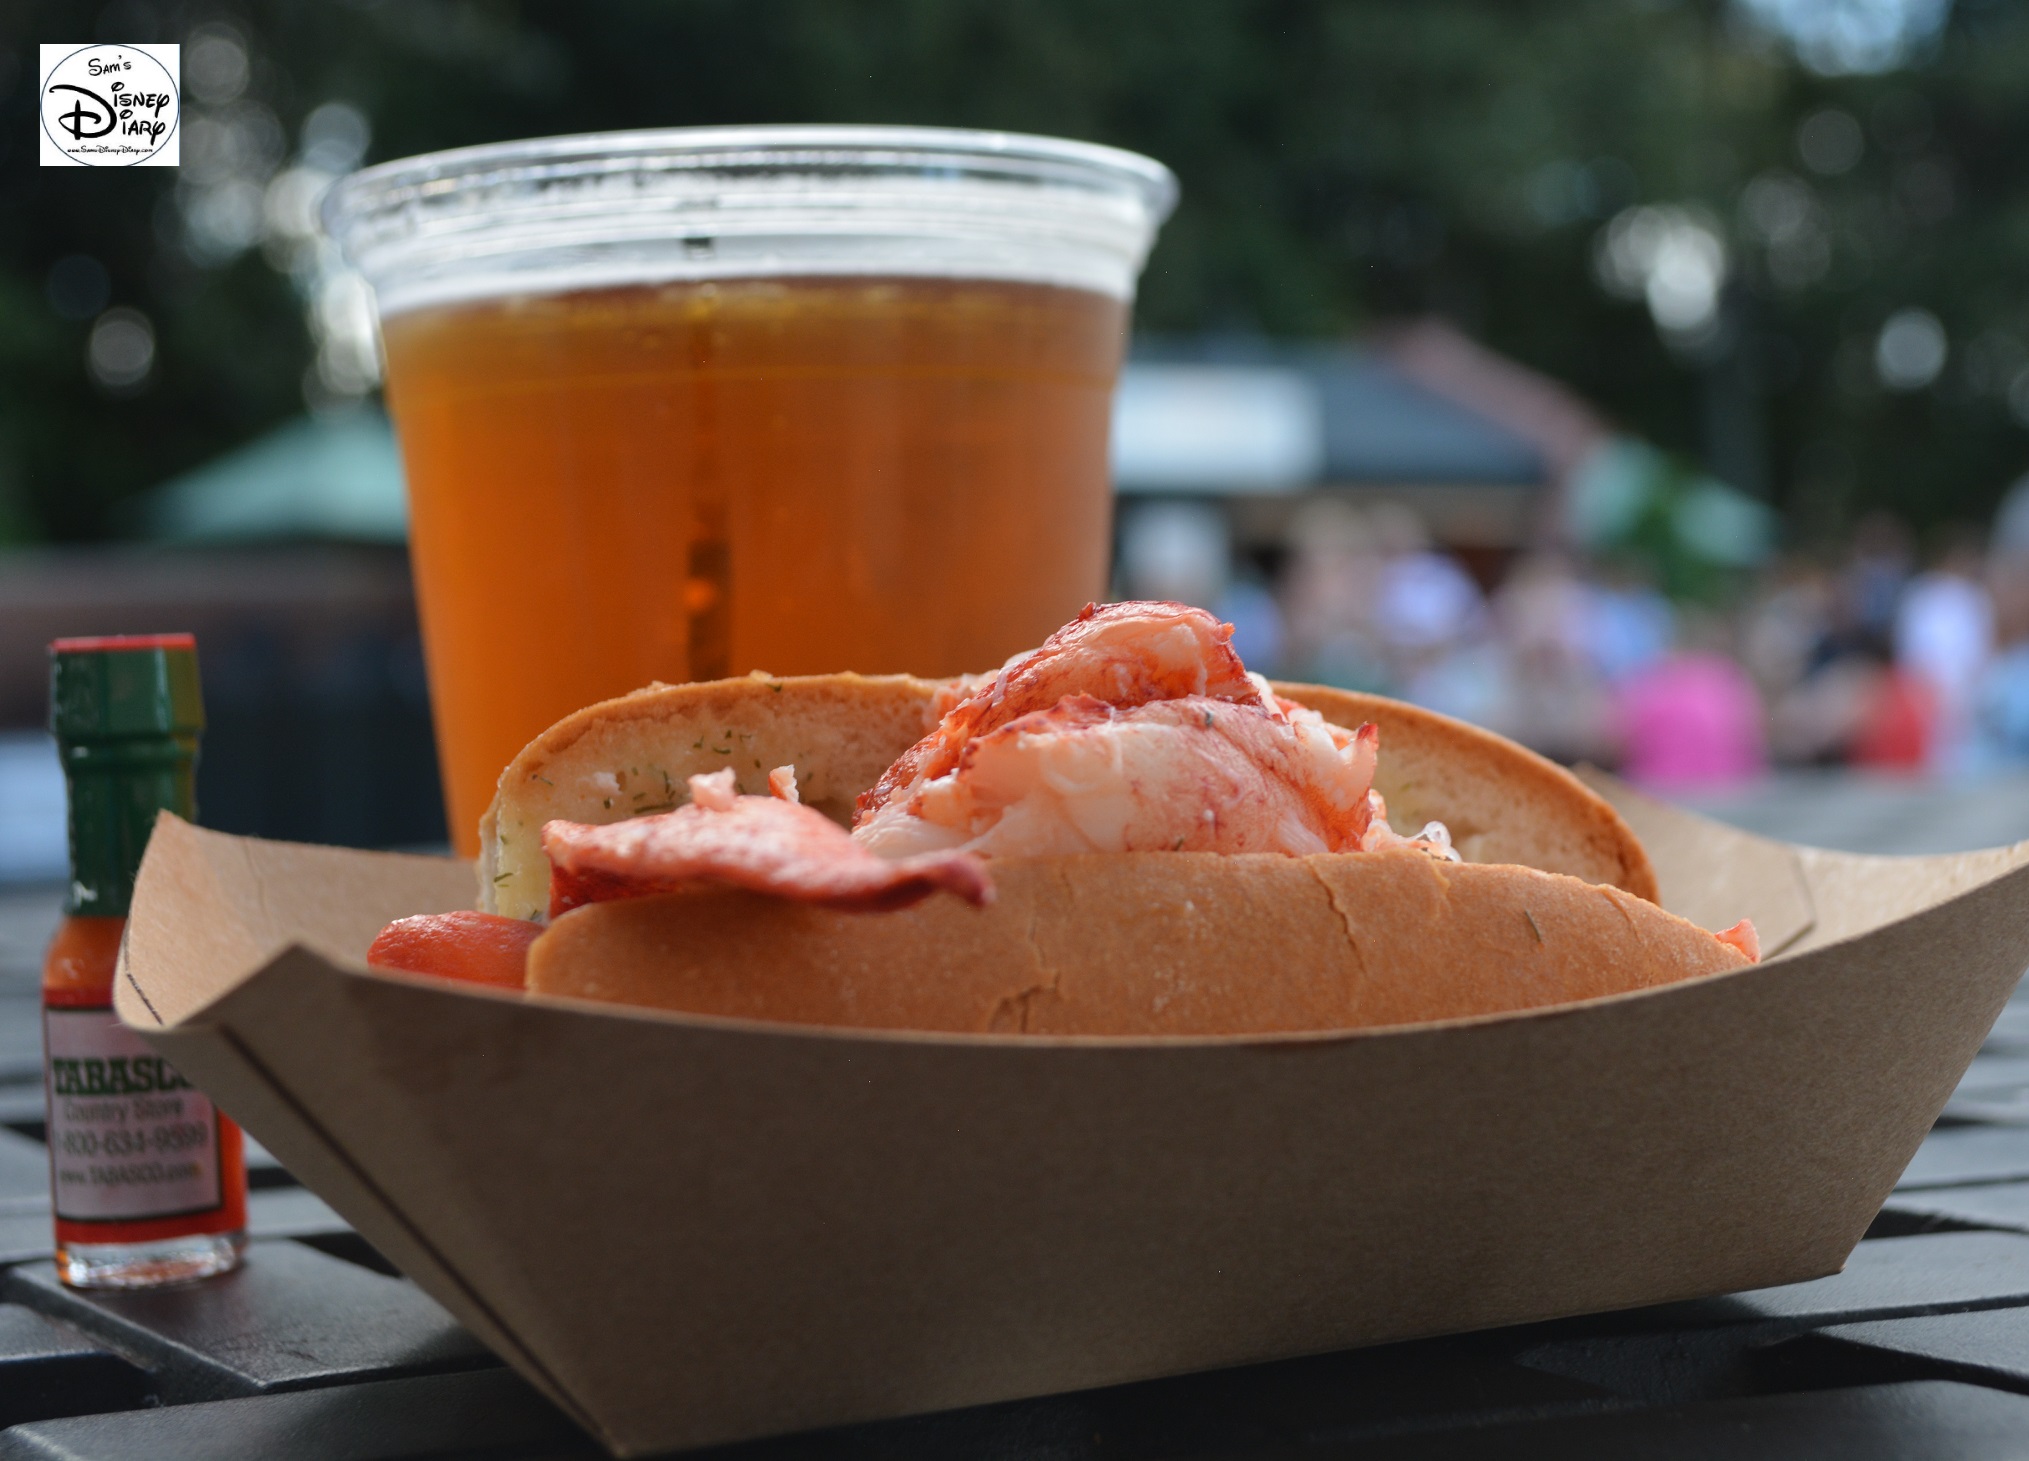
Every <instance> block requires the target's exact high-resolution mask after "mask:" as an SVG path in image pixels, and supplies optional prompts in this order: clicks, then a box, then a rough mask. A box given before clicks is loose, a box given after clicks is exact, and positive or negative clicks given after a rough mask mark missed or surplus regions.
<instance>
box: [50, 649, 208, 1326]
mask: <svg viewBox="0 0 2029 1461" xmlns="http://www.w3.org/2000/svg"><path fill="white" fill-rule="evenodd" d="M49 653H50V729H51V731H52V732H54V734H55V736H56V742H57V749H58V752H59V753H60V755H61V756H62V758H63V770H64V779H65V782H66V784H67V788H68V791H69V806H70V866H71V877H70V895H69V897H68V898H67V899H66V901H65V904H64V919H63V922H62V923H61V924H60V925H59V926H58V928H57V931H56V937H55V939H54V940H53V941H52V942H51V943H50V946H49V955H48V958H47V959H46V960H45V961H44V964H43V976H42V1008H43V1049H44V1053H45V1057H46V1059H45V1072H46V1075H45V1083H44V1089H45V1093H46V1096H47V1099H48V1108H49V1160H50V1198H51V1203H52V1206H53V1207H54V1209H55V1218H56V1271H57V1275H58V1277H60V1278H61V1279H62V1280H63V1281H64V1282H65V1283H68V1284H72V1285H74V1286H77V1287H81V1288H141V1287H147V1286H150V1285H154V1284H162V1283H175V1282H179V1281H181V1280H185V1279H193V1278H202V1277H204V1276H206V1275H208V1274H213V1273H222V1272H224V1271H226V1270H227V1269H230V1268H233V1267H235V1266H236V1265H237V1264H238V1263H239V1261H240V1254H241V1253H242V1251H243V1250H244V1249H245V1247H246V1212H247V1168H246V1156H245V1152H244V1148H243V1145H242V1139H241V1136H240V1130H239V1127H237V1126H236V1125H234V1124H233V1122H232V1121H231V1120H229V1119H228V1118H227V1117H226V1116H225V1115H224V1114H223V1113H222V1112H220V1111H219V1110H218V1108H217V1107H216V1106H214V1105H213V1104H212V1102H211V1100H210V1099H209V1098H208V1097H207V1096H205V1095H204V1094H203V1093H202V1092H201V1091H198V1090H196V1089H195V1088H193V1087H192V1086H190V1085H189V1083H187V1082H186V1081H185V1080H184V1079H183V1078H182V1076H180V1075H178V1074H177V1072H176V1070H175V1068H174V1067H173V1066H171V1065H170V1064H169V1063H168V1062H167V1061H165V1060H163V1059H162V1057H161V1056H159V1055H157V1054H156V1053H155V1052H154V1051H153V1050H151V1049H150V1048H149V1047H148V1045H147V1044H146V1042H144V1041H143V1040H142V1039H141V1037H140V1036H139V1035H136V1034H135V1033H134V1032H133V1031H132V1030H130V1029H128V1028H127V1027H126V1026H124V1025H122V1024H121V1023H120V1021H119V1018H118V1017H117V1016H116V1015H115V1014H114V1013H113V979H114V973H115V967H116V964H117V961H118V957H119V950H120V938H121V935H122V933H123V932H124V931H125V929H126V923H127V905H128V902H129V900H130V899H131V897H132V895H133V891H134V874H135V872H136V870H137V869H138V868H139V867H140V865H141V853H142V850H143V849H144V848H145V847H146V846H147V843H148V834H149V832H150V830H151V829H152V828H153V827H154V824H155V816H156V813H157V812H159V811H164V810H167V811H172V812H175V813H176V814H177V815H178V816H181V817H185V818H190V817H193V816H194V814H195V810H196V808H195V800H196V798H195V795H194V793H193V780H194V776H195V772H196V766H197V737H198V733H199V731H201V730H202V729H203V727H204V704H203V699H202V697H201V694H200V692H199V689H198V679H197V646H196V643H195V642H194V641H193V640H192V638H191V636H189V635H188V634H157V635H131V636H120V637H114V638H100V639H59V640H57V641H56V642H55V643H53V644H52V645H50V647H49Z"/></svg>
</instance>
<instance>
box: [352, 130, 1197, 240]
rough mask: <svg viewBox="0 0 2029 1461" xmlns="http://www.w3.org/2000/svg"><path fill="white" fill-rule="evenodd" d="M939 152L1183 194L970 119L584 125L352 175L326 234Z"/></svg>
mask: <svg viewBox="0 0 2029 1461" xmlns="http://www.w3.org/2000/svg"><path fill="white" fill-rule="evenodd" d="M939 158H948V159H951V160H952V161H953V162H954V163H955V164H958V165H963V164H964V163H967V162H970V163H974V164H982V165H984V166H983V167H982V168H981V170H982V171H994V172H1000V173H1002V174H1004V175H1007V176H1008V177H1009V180H1011V181H1016V180H1019V181H1029V182H1035V183H1046V182H1055V183H1059V184H1069V185H1072V186H1082V187H1085V188H1088V189H1091V190H1093V191H1095V192H1116V193H1118V192H1122V191H1125V192H1130V193H1132V194H1134V195H1135V196H1136V197H1137V198H1138V200H1139V201H1140V202H1141V204H1142V205H1143V207H1145V208H1146V209H1147V210H1148V215H1149V221H1150V222H1151V224H1154V225H1158V226H1159V225H1160V224H1161V223H1162V222H1163V221H1164V220H1166V219H1167V218H1168V217H1169V215H1170V213H1171V211H1172V210H1173V209H1174V208H1175V207H1176V202H1177V192H1178V190H1177V179H1176V175H1175V174H1174V173H1172V172H1171V171H1170V170H1169V169H1168V168H1167V167H1165V166H1163V164H1161V163H1160V162H1157V161H1156V160H1155V159H1153V158H1150V157H1144V156H1142V155H1141V154H1140V153H1137V152H1129V151H1127V150H1126V149H1124V148H1119V147H1109V146H1107V145H1105V144H1104V143H1098V142H1079V141H1074V140H1071V139H1069V138H1063V137H1044V136H1038V135H1034V134H1030V133H1024V132H998V131H975V130H972V129H968V128H962V127H901V126H860V125H855V124H838V123H798V124H769V125H762V126H737V127H730V126H718V127H655V128H643V129H638V130H628V131H613V132H581V133H571V134H566V135H563V136H557V137H537V138H526V139H521V140H517V141H512V142H489V143H482V144H479V145H476V146H471V147H454V148H449V149H446V150H443V151H439V152H425V153H419V154H417V155H415V156H413V157H405V158H397V159H394V160H392V161H389V162H382V163H376V164H374V165H373V166H372V167H368V168H363V169H361V170H359V171H357V172H354V173H352V174H351V175H349V176H347V177H344V178H341V179H340V180H339V181H338V182H337V183H336V184H334V185H333V186H332V188H331V190H330V192H329V193H328V194H327V195H326V196H325V198H324V202H323V206H322V209H321V212H322V214H323V222H324V226H325V229H326V231H327V232H328V233H329V234H331V235H332V236H334V237H336V236H340V235H342V234H343V232H344V231H345V229H346V226H347V225H348V224H356V223H358V222H359V221H360V220H361V219H362V218H364V217H365V216H368V215H371V214H372V213H374V212H376V211H378V210H380V209H383V208H386V207H388V206H389V205H390V204H392V203H395V202H397V201H399V199H401V198H402V197H404V196H421V195H425V194H427V195H430V196H433V197H439V198H442V197H444V196H446V195H448V194H451V193H455V192H461V191H465V190H467V189H474V188H479V187H484V186H487V185H489V184H497V183H502V182H510V181H517V180H536V179H540V178H543V177H545V176H558V175H569V174H584V173H590V172H599V171H604V172H626V171H630V170H642V165H643V164H650V163H652V164H654V165H655V168H656V169H657V170H664V171H675V170H695V171H698V172H713V171H731V170H736V169H738V170H765V169H769V168H793V166H794V165H795V164H797V163H799V162H801V163H804V164H815V165H821V166H830V167H838V168H848V167H852V166H854V165H856V164H857V165H859V166H862V167H865V168H866V169H867V170H869V171H882V170H888V171H906V170H909V169H910V168H911V167H922V166H924V165H925V164H930V163H934V161H935V160H936V159H939ZM602 164H603V166H602Z"/></svg>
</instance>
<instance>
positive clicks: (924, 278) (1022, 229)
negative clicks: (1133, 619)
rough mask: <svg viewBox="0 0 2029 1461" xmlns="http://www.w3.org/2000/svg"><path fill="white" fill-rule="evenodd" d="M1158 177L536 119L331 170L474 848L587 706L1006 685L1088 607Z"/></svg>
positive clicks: (1078, 164) (1074, 146) (1102, 547)
mask: <svg viewBox="0 0 2029 1461" xmlns="http://www.w3.org/2000/svg"><path fill="white" fill-rule="evenodd" d="M1175 192H1176V186H1175V179H1174V178H1172V177H1171V176H1170V175H1169V172H1168V170H1167V169H1165V168H1163V167H1162V166H1161V164H1159V163H1155V162H1151V161H1150V160H1149V159H1147V158H1144V157H1136V156H1134V155H1133V154H1132V153H1125V152H1119V151H1116V150H1115V149H1112V148H1106V147H1097V146H1093V145H1091V144H1089V143H1082V142H1067V141H1063V140H1060V139H1056V138H1048V137H1021V136H1015V135H1011V134H1006V133H984V132H958V131H945V130H938V129H931V128H905V127H751V128H698V129H676V130H672V131H666V132H617V133H607V134H603V135H597V136H588V137H556V138H546V139H541V140H537V141H532V142H515V143H502V144H498V145H495V146H488V147H479V148H469V149H466V150H463V151H459V152H447V153H438V154H434V155H432V156H428V157H419V158H409V159H406V160H404V161H400V162H393V163H387V164H384V165H382V166H380V167H376V168H371V169H369V170H367V171H366V172H363V173H359V174H356V175H355V176H353V177H352V178H349V179H346V180H345V181H344V182H342V183H340V184H339V185H338V186H337V187H336V188H335V189H334V190H333V192H332V195H331V197H330V198H329V199H327V201H326V203H325V206H324V216H325V219H326V222H327V224H328V225H329V226H330V228H331V229H332V232H333V234H334V236H335V237H336V238H337V239H338V241H339V243H340V245H341V247H342V248H343V250H344V252H345V256H346V257H347V258H348V259H349V260H351V261H352V262H353V263H354V264H355V265H356V266H357V267H358V268H359V270H360V271H361V273H362V274H363V275H364V276H365V277H366V278H367V280H368V281H369V282H370V283H371V284H372V285H373V287H374V290H375V294H376V298H377V300H378V303H379V311H380V317H381V330H382V338H383V341H384V343H385V346H386V360H387V391H388V404H389V406H390V409H391V410H392V412H393V415H394V421H395V428H396V432H397V435H398V436H399V438H400V440H401V445H402V452H403V456H404V458H405V461H406V463H407V469H408V479H409V499H410V516H411V522H410V547H411V552H412V555H413V558H414V563H415V573H416V586H417V594H418V598H419V602H420V606H421V610H422V621H423V636H424V644H425V648H426V650H427V655H428V663H429V672H430V690H431V697H432V701H433V704H434V707H435V713H436V717H437V739H438V751H439V756H440V760H441V762H442V765H443V769H444V777H445V782H446V791H447V800H448V802H449V809H450V818H451V831H452V836H453V838H454V839H455V841H456V843H457V846H458V848H459V850H460V851H461V852H464V853H467V854H470V853H472V852H474V851H476V850H477V833H476V826H477V822H478V819H479V816H480V814H481V813H482V812H483V811H484V809H485V807H486V804H487V802H488V801H489V800H490V799H491V797H492V794H493V788H494V784H495V779H496V778H497V777H498V776H499V774H500V769H501V767H502V766H503V765H505V764H506V762H507V761H508V760H509V759H510V758H511V757H512V756H513V755H514V753H515V752H516V751H517V750H519V749H520V748H521V746H522V745H523V744H524V743H525V742H527V741H528V740H529V738H530V737H532V736H534V735H536V734H537V733H538V732H540V731H541V730H542V729H543V728H544V727H545V726H547V725H549V724H551V723H552V722H554V721H555V720H557V719H558V718H559V717H561V716H564V715H566V714H568V713H570V712H571V711H572V710H575V709H577V708H578V707H579V706H581V705H586V704H589V703H590V702H592V701H595V700H599V699H602V698H605V697H607V696H613V695H620V694H624V693H625V692H627V691H629V690H632V689H634V688H636V687H637V686H641V685H645V684H647V683H649V682H650V681H653V680H665V681H678V680H685V679H703V678H710V677H714V676H720V675H728V674H733V675H737V674H743V673H746V672H747V671H750V670H757V669H759V670H767V671H770V672H772V673H775V674H785V675H786V674H800V673H811V672H824V671H828V670H839V669H854V670H861V671H865V672H883V671H896V670H909V671H914V672H916V673H919V674H927V675H944V674H952V673H955V672H958V671H962V670H981V669H989V668H992V667H993V666H995V665H997V664H999V663H1000V662H1001V661H1002V660H1004V659H1005V658H1006V657H1007V656H1008V655H1010V654H1012V653H1014V652H1015V651H1017V650H1019V649H1021V648H1023V647H1024V646H1027V645H1031V644H1034V643H1035V642H1036V641H1037V640H1039V639H1040V638H1042V637H1043V636H1044V635H1046V634H1047V633H1049V631H1050V630H1051V629H1053V628H1055V627H1056V626H1057V625H1059V624H1061V623H1062V622H1063V621H1064V620H1065V619H1066V618H1068V617H1069V616H1070V615H1072V614H1074V613H1075V612H1076V611H1077V610H1078V608H1079V606H1080V605H1082V604H1083V603H1084V602H1085V601H1086V600H1088V599H1092V598H1097V597H1099V596H1100V595H1101V594H1103V592H1104V590H1105V575H1106V559H1107V550H1108V543H1107V538H1108V525H1109V522H1108V520H1109V499H1108V490H1107V453H1106V446H1107V425H1108V417H1109V414H1110V404H1111V395H1112V390H1113V383H1114V379H1115V377H1116V375H1117V374H1118V372H1119V369H1120V359H1121V354H1122V350H1123V348H1124V341H1125V335H1126V330H1127V314H1128V307H1129V304H1130V302H1131V301H1132V299H1133V296H1134V284H1135V279H1136V276H1137V274H1138V273H1139V271H1140V268H1141V262H1142V260H1143V258H1144V257H1145V256H1146V254H1147V252H1148V248H1149V245H1150V243H1151V242H1152V241H1153V239H1154V235H1155V230H1156V227H1157V226H1158V224H1160V222H1161V221H1162V218H1163V217H1164V215H1166V214H1167V213H1168V211H1169V209H1170V207H1171V205H1172V203H1173V202H1174V200H1175ZM742 769H745V770H748V771H750V772H751V771H753V770H756V769H760V768H752V767H749V768H742Z"/></svg>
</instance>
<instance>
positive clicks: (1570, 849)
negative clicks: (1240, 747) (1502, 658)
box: [1276, 685, 1656, 903]
mask: <svg viewBox="0 0 2029 1461" xmlns="http://www.w3.org/2000/svg"><path fill="white" fill-rule="evenodd" d="M1276 689H1277V690H1278V691H1279V692H1280V693H1282V694H1284V695H1286V696H1288V697H1289V698H1290V699H1291V700H1294V701H1296V702H1298V703H1299V704H1302V705H1308V706H1309V707H1310V708H1311V709H1312V710H1315V711H1316V712H1317V713H1318V714H1319V715H1322V716H1323V717H1324V718H1325V719H1326V720H1329V721H1331V722H1333V723H1334V724H1336V725H1347V726H1352V725H1359V724H1361V723H1363V722H1365V721H1372V722H1373V723H1374V724H1375V725H1377V726H1379V727H1380V728H1381V760H1380V766H1379V769H1378V770H1376V771H1375V773H1374V786H1375V788H1376V789H1377V790H1378V791H1379V792H1380V793H1381V795H1382V796H1383V797H1384V798H1385V799H1386V800H1387V803H1388V821H1389V824H1390V825H1391V826H1393V827H1394V829H1395V830H1396V831H1397V832H1413V831H1415V829H1416V828H1418V827H1421V826H1422V825H1423V824H1424V823H1425V822H1428V821H1431V820H1433V819H1434V820H1436V821H1439V822H1442V823H1444V825H1445V826H1446V827H1447V828H1448V829H1450V832H1451V844H1452V846H1453V847H1455V848H1457V849H1458V855H1459V856H1460V857H1462V858H1464V859H1465V860H1466V861H1467V862H1476V863H1515V864H1518V865H1520V866H1522V867H1533V868H1540V869H1542V870H1543V871H1545V872H1553V873H1569V874H1570V875H1571V876H1573V877H1576V878H1583V879H1584V880H1585V881H1586V882H1588V883H1609V884H1611V885H1612V886H1614V887H1616V888H1621V889H1624V890H1625V891H1627V892H1630V893H1632V894H1634V895H1635V896H1636V897H1637V898H1646V899H1648V900H1649V902H1651V903H1653V902H1655V901H1656V873H1655V869H1654V868H1653V867H1652V866H1650V864H1649V856H1648V854H1647V853H1646V852H1644V851H1643V850H1642V845H1641V843H1640V842H1639V841H1638V840H1636V838H1635V835H1634V832H1633V831H1632V830H1631V829H1630V828H1629V827H1628V825H1627V823H1626V822H1623V821H1622V820H1621V818H1620V813H1618V812H1616V811H1615V810H1614V809H1613V808H1612V807H1611V806H1609V805H1607V803H1606V801H1605V799H1604V798H1602V797H1599V796H1597V795H1595V794H1594V793H1593V792H1592V790H1591V788H1589V787H1587V786H1585V785H1584V784H1583V783H1582V782H1580V781H1579V780H1578V778H1577V777H1575V776H1573V775H1572V774H1571V773H1570V772H1568V771H1566V770H1565V769H1564V768H1563V767H1561V766H1559V765H1557V764H1555V763H1554V762H1551V761H1546V760H1544V759H1543V758H1542V757H1541V756H1538V755H1536V754H1535V753H1534V752H1532V751H1525V750H1523V749H1522V748H1521V747H1520V746H1517V745H1516V744H1515V743H1514V742H1513V741H1510V740H1506V739H1504V738H1503V737H1501V736H1497V735H1495V734H1493V732H1491V731H1484V730H1481V729H1480V728H1479V727H1478V726H1472V725H1467V724H1465V723H1464V722H1463V721H1457V720H1453V719H1451V717H1449V716H1445V715H1439V714H1437V713H1436V712H1435V711H1431V710H1424V709H1421V708H1420V707H1418V706H1414V705H1405V704H1404V703H1403V702H1401V701H1400V700H1389V699H1387V698H1386V697H1385V696H1381V695H1356V694H1353V693H1352V692H1351V691H1348V690H1333V689H1330V688H1328V687H1327V686H1323V685H1278V686H1276ZM1574 790H1576V791H1578V792H1582V793H1584V794H1583V795H1582V796H1574V795H1573V794H1572V793H1573V791H1574Z"/></svg>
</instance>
